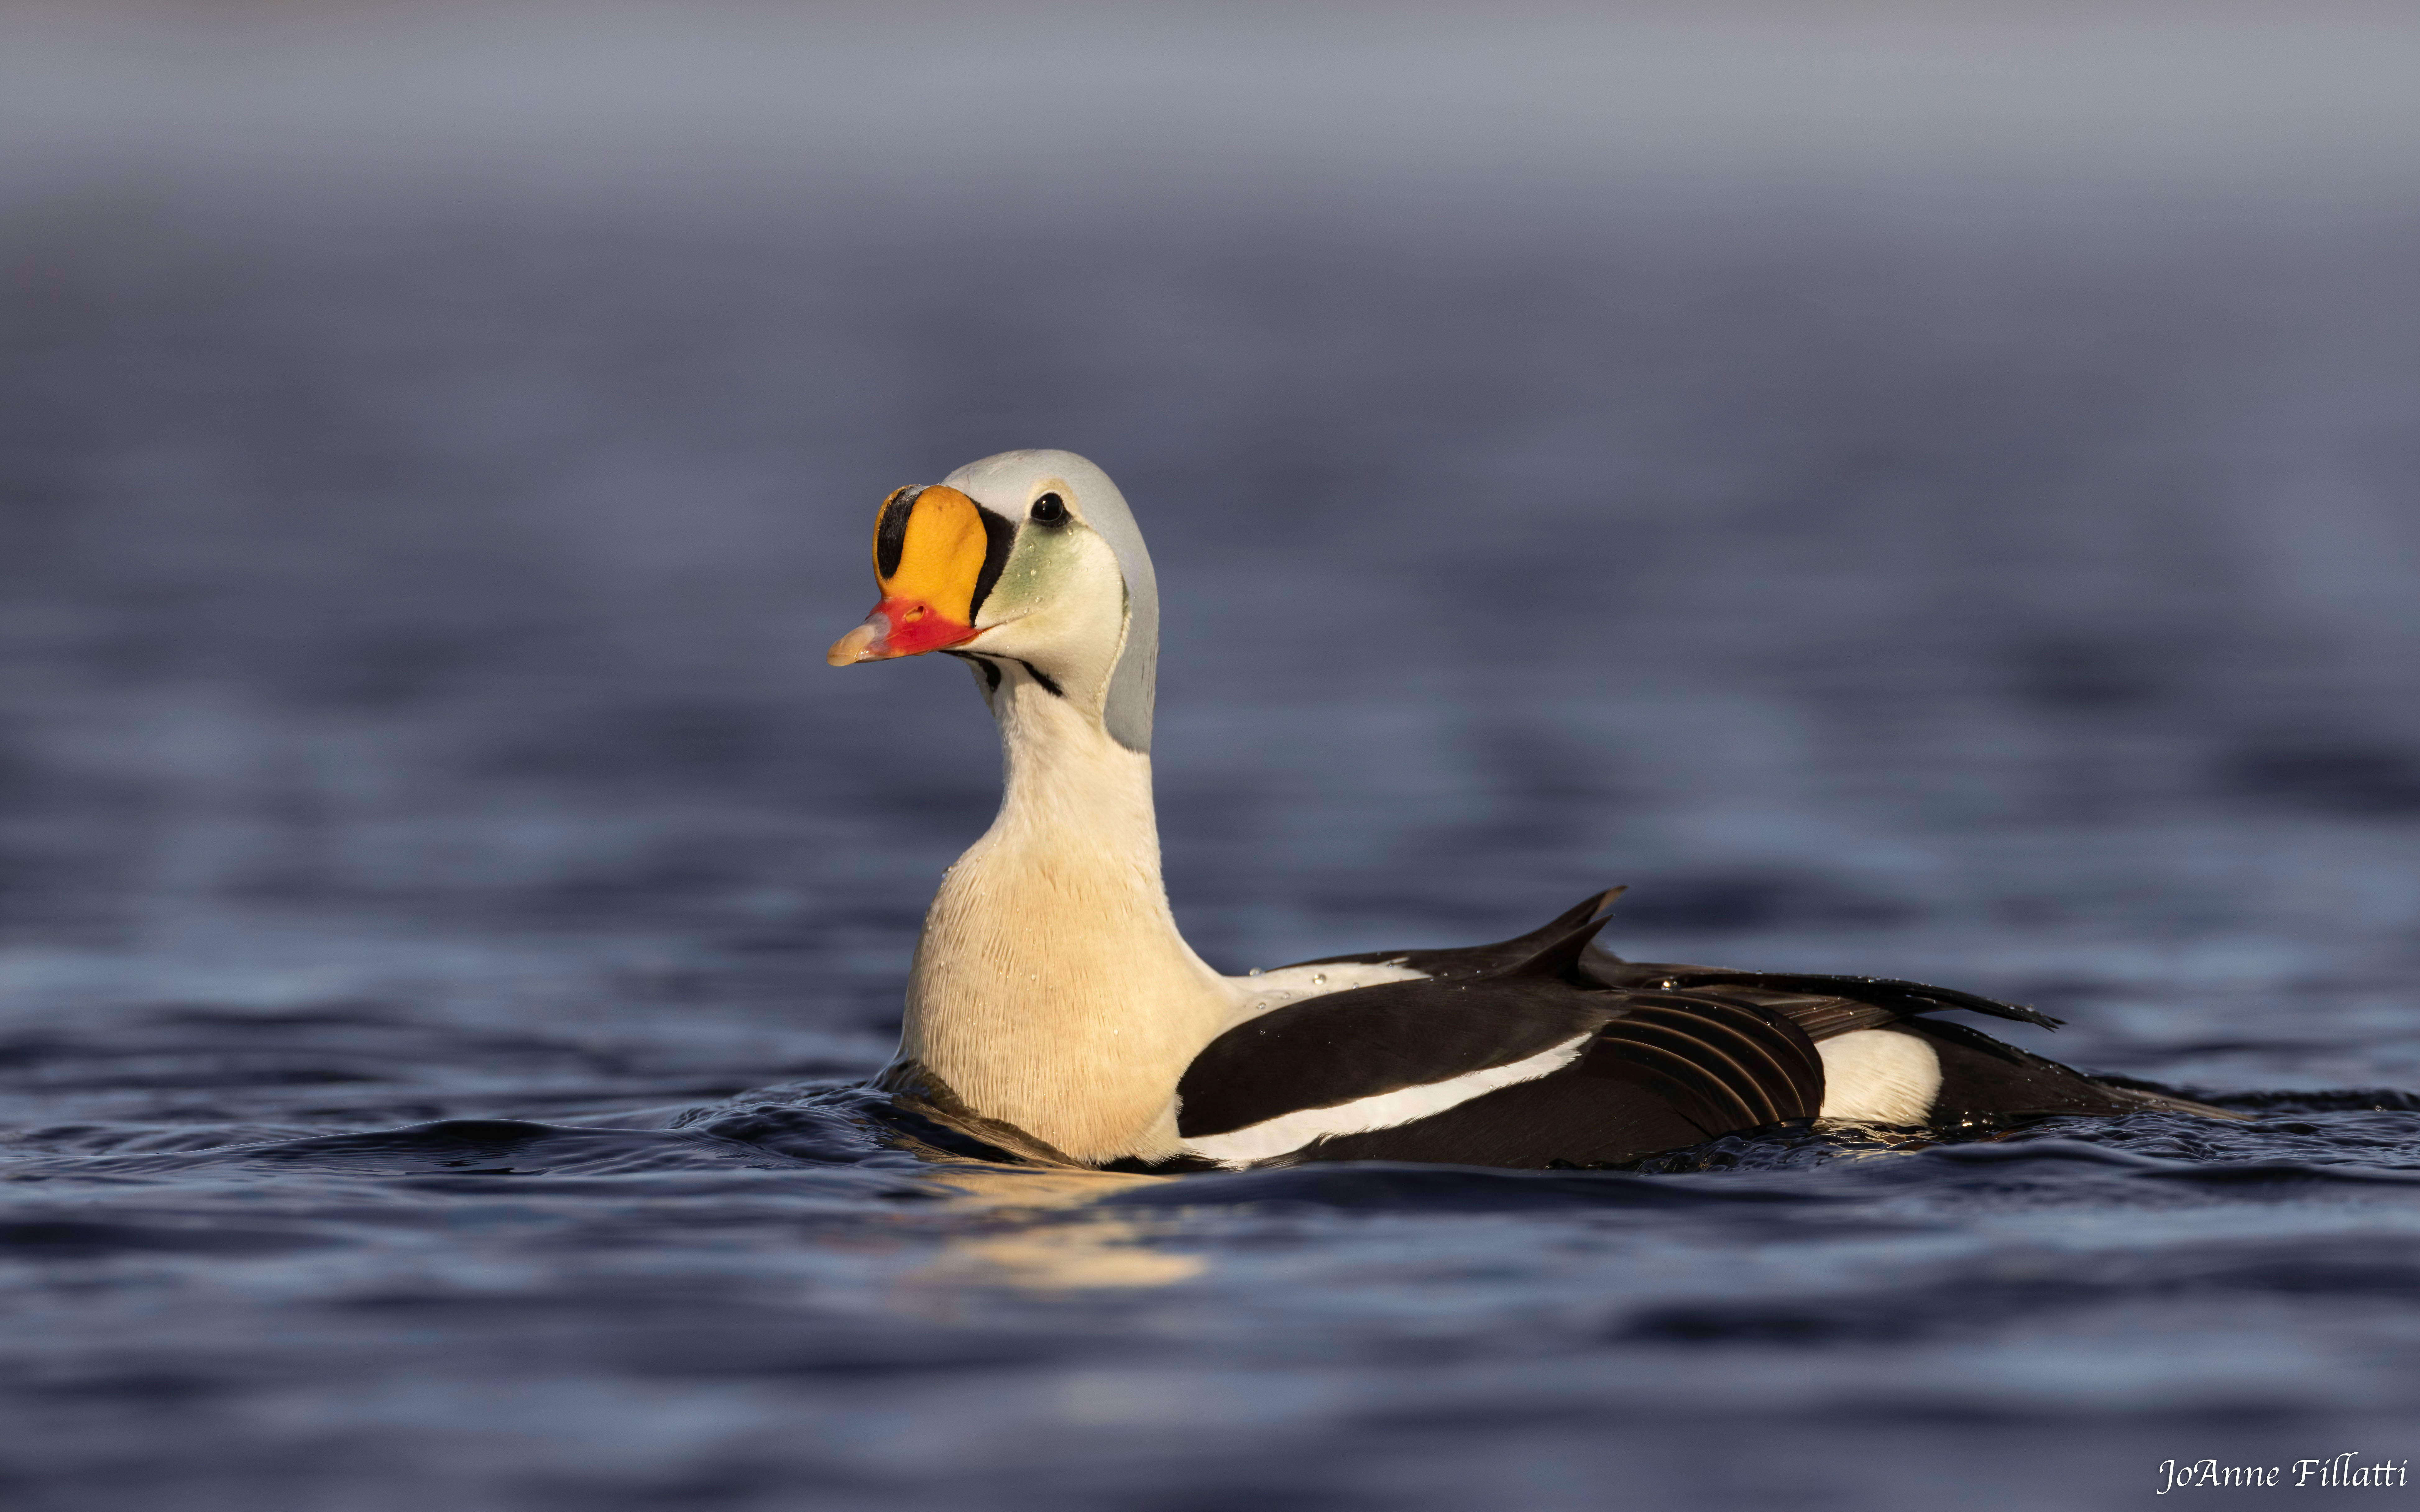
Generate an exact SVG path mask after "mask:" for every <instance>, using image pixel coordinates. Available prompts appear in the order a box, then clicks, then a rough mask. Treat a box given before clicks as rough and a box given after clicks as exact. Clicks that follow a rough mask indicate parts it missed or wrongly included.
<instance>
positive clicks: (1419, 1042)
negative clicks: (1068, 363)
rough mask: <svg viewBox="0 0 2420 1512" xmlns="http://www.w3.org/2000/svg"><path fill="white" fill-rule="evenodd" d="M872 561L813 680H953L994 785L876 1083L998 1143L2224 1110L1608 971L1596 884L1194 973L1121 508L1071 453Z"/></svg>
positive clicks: (883, 541) (1918, 1027)
mask: <svg viewBox="0 0 2420 1512" xmlns="http://www.w3.org/2000/svg"><path fill="white" fill-rule="evenodd" d="M874 570H875V577H876V582H877V584H878V585H879V587H880V589H881V594H882V598H881V602H880V603H879V604H877V605H876V608H875V609H874V612H873V613H872V614H870V615H868V616H867V617H866V620H865V622H864V623H863V624H861V625H859V626H858V627H857V628H855V629H853V630H851V631H849V632H848V634H846V635H845V636H843V637H842V638H841V639H840V640H839V641H838V642H837V643H836V644H834V645H833V647H832V648H831V651H830V656H829V657H828V659H829V660H830V663H831V664H832V665H833V666H836V667H843V666H849V665H852V664H854V663H857V662H862V661H880V660H886V659H889V658H892V657H897V656H922V655H923V654H925V653H927V652H936V651H938V652H940V653H942V654H943V655H946V656H956V657H958V658H960V659H962V660H964V661H965V662H967V663H968V665H969V666H970V668H971V669H972V670H973V672H974V676H975V682H976V684H977V686H978V687H980V688H981V690H982V693H983V697H984V702H985V703H986V704H987V705H989V707H990V709H991V713H992V717H994V718H995V719H996V720H997V721H998V722H999V725H1000V734H1001V748H1002V749H1003V751H1004V752H1005V767H1006V773H1005V780H1004V783H1003V786H1004V793H1003V795H1002V797H1001V807H1000V814H999V817H998V818H996V819H994V820H993V821H992V825H991V827H990V828H989V829H988V830H986V831H985V833H984V835H983V838H981V839H980V840H978V841H975V843H974V844H973V846H972V847H970V849H969V850H968V851H967V853H966V854H965V855H964V856H960V857H959V858H958V861H957V863H956V864H955V865H954V866H953V867H951V868H950V869H949V871H948V872H946V873H945V874H944V875H943V877H942V880H941V887H940V890H939V892H938V893H937V894H936V895H935V896H934V899H933V903H932V907H931V909H930V910H929V911H928V912H927V913H926V915H925V918H924V929H923V934H922V936H921V937H920V938H919V939H918V941H917V944H916V953H915V960H914V964H913V965H912V966H911V967H910V970H909V975H908V982H907V1013H906V1018H905V1021H904V1023H903V1026H902V1033H901V1036H900V1046H899V1054H898V1057H897V1058H896V1059H895V1060H894V1061H893V1062H892V1064H891V1065H890V1067H889V1068H888V1069H887V1070H885V1071H884V1072H883V1073H882V1075H881V1076H880V1078H879V1079H878V1083H877V1085H878V1086H879V1087H881V1088H883V1089H885V1090H887V1091H889V1092H891V1093H892V1095H893V1096H894V1097H896V1098H899V1099H901V1100H903V1101H906V1102H908V1103H911V1104H921V1105H922V1106H923V1107H924V1108H926V1109H928V1110H938V1111H939V1112H940V1113H942V1114H943V1115H944V1116H946V1117H947V1118H949V1119H952V1120H953V1121H954V1122H955V1123H956V1124H957V1125H958V1126H959V1127H961V1128H972V1129H974V1130H976V1131H978V1132H979V1133H980V1134H982V1136H983V1137H984V1138H985V1139H986V1140H988V1142H989V1143H991V1144H992V1145H994V1146H996V1147H999V1148H1001V1149H1007V1150H1009V1151H1010V1152H1012V1153H1015V1154H1018V1155H1022V1156H1025V1157H1027V1158H1032V1159H1041V1160H1048V1161H1056V1162H1064V1163H1069V1164H1073V1165H1083V1166H1107V1167H1115V1168H1119V1169H1126V1170H1146V1171H1149V1170H1161V1171H1176V1170H1187V1169H1202V1168H1204V1167H1210V1166H1222V1167H1230V1168H1235V1167H1244V1166H1251V1165H1292V1164H1296V1163H1300V1162H1306V1161H1339V1160H1392V1161H1416V1162H1435V1163H1449V1164H1456V1165H1492V1166H1507V1167H1544V1166H1549V1165H1557V1166H1559V1165H1573V1166H1600V1165H1625V1164H1630V1163H1635V1162H1637V1161H1639V1160H1641V1159H1643V1158H1646V1157H1648V1156H1651V1155H1654V1154H1657V1153H1659V1152H1663V1151H1668V1150H1674V1149H1682V1148H1684V1147H1687V1146H1691V1145H1697V1144H1701V1143H1703V1142H1705V1141H1707V1140H1709V1139H1712V1138H1715V1137H1719V1136H1721V1135H1724V1134H1732V1133H1740V1132H1745V1131H1748V1130H1755V1129H1762V1128H1767V1127H1770V1126H1773V1125H1779V1124H1788V1123H1791V1122H1793V1121H1804V1120H1812V1119H1833V1120H1844V1121H1851V1122H1857V1123H1869V1124H1885V1125H1934V1126H1940V1125H1956V1124H1959V1123H1962V1122H1971V1121H1975V1120H1997V1119H2009V1118H2015V1117H2024V1116H2030V1115H2045V1114H2124V1113H2139V1112H2144V1111H2148V1110H2154V1109H2165V1110H2171V1111H2181V1112H2191V1113H2197V1114H2206V1115H2210V1116H2213V1117H2219V1118H2231V1117H2240V1115H2234V1114H2230V1113H2227V1112H2226V1111H2224V1110H2221V1109H2218V1108H2213V1107H2208V1106H2205V1105H2203V1104H2200V1103H2189V1102H2186V1101H2184V1100H2182V1099H2180V1098H2177V1097H2173V1096H2170V1095H2166V1094H2164V1093H2162V1092H2159V1091H2155V1090H2151V1089H2148V1088H2138V1087H2133V1086H2126V1085H2121V1084H2119V1083H2117V1082H2113V1081H2108V1080H2102V1079H2098V1078H2095V1077H2091V1076H2086V1075H2085V1074H2083V1073H2082V1072H2076V1071H2073V1070H2071V1069H2070V1068H2068V1067H2066V1066H2062V1065H2060V1064H2058V1063H2056V1062H2055V1061H2050V1060H2045V1059H2043V1058H2041V1057H2039V1056H2035V1055H2031V1054H2028V1053H2027V1052H2025V1051H2023V1050H2020V1049H2017V1048H2016V1047H2014V1046H2012V1045H2008V1044H2004V1043H2002V1042H2000V1041H1997V1040H1994V1039H1993V1038H1991V1037H1990V1036H1988V1035H1985V1034H1982V1033H1980V1032H1978V1031H1977V1030H1975V1029H1972V1028H1969V1027H1966V1026H1962V1025H1959V1024H1953V1023H1945V1022H1942V1021H1940V1020H1937V1019H1935V1018H1933V1017H1931V1015H1932V1014H1934V1013H1937V1012H1939V1011H1944V1010H1965V1011H1971V1012H1976V1013H1982V1014H1986V1015H1990V1016H1993V1017H1997V1018H2002V1019H2012V1020H2016V1021H2018V1022H2021V1023H2026V1024H2036V1025H2042V1026H2054V1025H2055V1024H2056V1023H2057V1022H2058V1021H2057V1020H2055V1019H2051V1018H2048V1017H2046V1016H2045V1015H2043V1014H2040V1013H2038V1012H2035V1011H2032V1010H2031V1009H2026V1008H2020V1007H2016V1006H2013V1005H2010V1004H2007V1003H1999V1002H1994V1001H1993V1000H1991V999H1989V998H1984V997H1978V996H1975V995H1970V994H1967V993H1961V992H1953V991H1950V990H1947V989H1946V988H1940V987H1928V986H1924V985H1921V984H1919V983H1916V982H1910V981H1898V980H1880V979H1871V978H1863V977H1834V976H1801V975H1790V974H1786V973H1780V974H1776V973H1771V972H1752V971H1726V970H1719V969H1715V968H1713V967H1707V966H1689V965H1658V964H1637V963H1631V962H1624V961H1622V960H1621V959H1619V958H1618V957H1615V956H1613V955H1610V954H1608V953H1606V951H1605V950H1604V949H1602V948H1600V947H1597V946H1595V945H1594V944H1593V941H1594V939H1595V936H1596V933H1597V931H1598V930H1599V929H1600V928H1602V927H1603V925H1604V924H1605V922H1606V918H1607V914H1606V909H1607V906H1608V905H1609V904H1610V903H1611V902H1612V900H1613V898H1614V896H1615V892H1606V893H1601V894H1599V895H1597V896H1595V897H1592V898H1590V899H1588V900H1587V901H1585V902H1583V903H1580V904H1579V905H1578V906H1577V907H1575V908H1573V909H1572V910H1571V911H1570V912H1568V913H1566V914H1564V915H1563V916H1562V917H1561V918H1557V919H1555V920H1554V921H1553V922H1551V923H1549V924H1547V925H1545V926H1544V928H1542V929H1539V930H1536V931H1534V932H1532V933H1528V934H1524V935H1522V936H1521V937H1520V938H1518V939H1512V940H1506V941H1503V942H1502V943H1500V944H1496V945H1477V946H1468V947H1464V948H1461V949H1396V950H1380V951H1373V952H1369V953H1366V954H1360V955H1351V956H1336V957H1332V958H1329V959H1326V960H1323V961H1311V962H1305V963H1303V964H1300V965H1294V966H1286V967H1282V968H1280V969H1277V970H1272V971H1266V972H1263V973H1258V974H1255V975H1251V976H1248V977H1228V976H1222V975H1220V974H1219V973H1218V972H1217V971H1216V970H1213V969H1212V968H1211V967H1210V966H1209V965H1208V964H1204V963H1203V961H1202V958H1201V957H1200V956H1199V955H1196V954H1195V953H1194V951H1193V949H1192V947H1190V946H1188V945H1187V944H1186V943H1185V936H1184V935H1183V934H1181V933H1178V931H1177V928H1176V920H1175V918H1174V917H1173V916H1172V915H1171V912H1170V910H1169V904H1168V893H1167V889H1166V887H1164V886H1163V885H1162V883H1161V881H1160V862H1159V832H1158V827H1157V825H1156V821H1155V819H1154V816H1153V811H1152V789H1151V725H1152V699H1153V684H1154V670H1155V667H1156V662H1157V659H1158V651H1159V594H1158V589H1157V585H1156V581H1155V579H1154V578H1153V575H1152V565H1151V557H1150V554H1149V553H1148V552H1146V551H1145V550H1144V549H1143V541H1142V535H1141V532H1140V531H1138V530H1137V529H1136V527H1135V522H1134V517H1133V515H1132V514H1131V513H1129V512H1128V510H1127V507H1126V502H1125V499H1124V498H1123V497H1121V496H1120V494H1119V492H1118V489H1117V486H1116V485H1114V484H1112V483H1111V482H1110V481H1109V476H1108V475H1107V474H1106V473H1104V472H1103V471H1101V470H1100V469H1099V468H1097V467H1094V465H1093V464H1092V463H1090V462H1088V461H1086V460H1085V459H1084V458H1082V457H1080V456H1078V455H1074V454H1073V453H1070V452H1055V451H1026V452H1003V453H1001V455H997V456H989V457H985V458H984V459H983V460H982V461H980V462H974V463H970V464H969V465H968V466H966V467H963V468H960V469H959V470H958V471H955V472H953V473H951V474H950V475H949V476H948V477H947V478H945V479H943V480H942V481H941V482H940V483H938V484H935V485H932V486H926V487H921V488H918V487H908V488H901V489H899V490H898V491H896V492H894V493H892V495H891V496H890V497H889V498H888V499H886V500H884V501H883V503H882V507H881V511H880V513H879V515H878V516H877V517H876V526H875V532H874ZM1616 891H1617V892H1618V891H1619V889H1616Z"/></svg>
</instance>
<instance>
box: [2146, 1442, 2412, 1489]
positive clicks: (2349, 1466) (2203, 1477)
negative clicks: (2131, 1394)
mask: <svg viewBox="0 0 2420 1512" xmlns="http://www.w3.org/2000/svg"><path fill="white" fill-rule="evenodd" d="M2360 1458H2361V1451H2360V1450H2358V1449H2349V1450H2347V1451H2345V1452H2344V1453H2343V1454H2340V1455H2337V1456H2335V1457H2334V1458H2328V1459H2297V1460H2295V1461H2294V1462H2293V1463H2292V1464H2290V1465H2222V1464H2220V1463H2219V1462H2218V1461H2217V1460H2215V1459H2163V1460H2161V1461H2160V1494H2161V1495H2162V1496H2165V1495H2167V1494H2168V1493H2169V1492H2170V1491H2184V1490H2195V1489H2200V1488H2201V1487H2204V1486H2326V1487H2330V1488H2337V1487H2347V1486H2375V1487H2386V1486H2409V1485H2411V1484H2412V1478H2411V1477H2412V1461H2411V1460H2409V1459H2380V1460H2374V1461H2372V1462H2371V1463H2369V1464H2366V1465H2365V1464H2360V1463H2357V1461H2358V1460H2359V1459H2360Z"/></svg>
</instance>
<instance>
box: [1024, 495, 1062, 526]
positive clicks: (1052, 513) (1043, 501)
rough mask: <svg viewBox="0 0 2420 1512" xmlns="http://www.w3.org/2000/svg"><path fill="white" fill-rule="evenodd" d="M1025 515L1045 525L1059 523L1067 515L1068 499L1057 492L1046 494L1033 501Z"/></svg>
mask: <svg viewBox="0 0 2420 1512" xmlns="http://www.w3.org/2000/svg"><path fill="white" fill-rule="evenodd" d="M1025 517H1026V518H1028V519H1031V520H1038V521H1040V522H1041V523H1043V524H1045V525H1057V524H1059V523H1061V522H1062V521H1063V520H1065V519H1066V517H1067V501H1065V500H1064V499H1062V498H1060V497H1059V496H1058V495H1057V494H1055V493H1047V494H1044V495H1043V496H1042V497H1041V498H1039V499H1036V500H1035V501H1033V507H1032V509H1029V510H1027V511H1026V512H1025Z"/></svg>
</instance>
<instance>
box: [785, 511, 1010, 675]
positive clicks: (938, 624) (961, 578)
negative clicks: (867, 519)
mask: <svg viewBox="0 0 2420 1512" xmlns="http://www.w3.org/2000/svg"><path fill="white" fill-rule="evenodd" d="M1013 533H1014V527H1013V526H1011V525H1010V524H1009V522H1008V521H1006V520H1004V519H1002V520H998V522H997V523H995V517H991V516H987V515H986V514H985V512H984V510H983V509H982V508H981V507H980V506H979V505H977V504H976V503H975V501H973V500H971V499H970V498H968V497H967V496H966V495H965V494H962V493H960V492H959V491H958V490H957V489H955V488H948V487H943V486H939V485H935V486H932V487H929V488H902V489H899V490H898V491H897V492H895V493H893V494H892V496H891V497H890V498H888V499H886V500H884V501H882V513H881V514H880V516H879V517H876V521H875V527H874V579H875V581H876V583H877V584H878V585H880V587H881V589H882V602H881V603H879V604H876V606H875V607H874V612H873V613H871V614H869V615H867V616H866V617H865V623H864V624H862V625H859V626H858V627H857V628H856V629H854V630H851V631H850V632H848V634H846V635H845V636H842V637H841V638H840V639H839V640H836V641H834V642H833V643H832V648H831V650H830V651H829V652H827V653H825V656H824V660H826V661H827V662H829V663H830V664H831V665H832V666H834V667H846V666H850V665H852V664H854V663H857V662H861V661H882V660H887V659H889V658H891V657H893V656H922V655H923V653H925V652H927V651H939V650H941V649H942V648H943V647H945V646H954V645H959V644H961V643H963V642H965V641H968V640H973V639H974V638H975V637H976V636H977V635H980V634H981V633H982V632H981V631H980V630H978V629H976V628H975V625H974V616H975V609H976V607H977V606H978V605H979V604H980V603H981V602H982V600H983V597H984V595H985V594H987V593H988V592H989V591H990V589H991V585H992V582H993V581H994V580H995V579H998V578H999V576H1000V563H1002V562H1004V561H1005V560H1006V559H1007V554H1008V546H1009V543H1010V540H1011V538H1012V536H1013Z"/></svg>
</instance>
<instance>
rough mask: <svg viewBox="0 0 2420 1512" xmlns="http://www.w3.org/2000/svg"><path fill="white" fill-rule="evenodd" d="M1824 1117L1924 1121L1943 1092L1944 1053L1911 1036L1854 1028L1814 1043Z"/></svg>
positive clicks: (1889, 1031)
mask: <svg viewBox="0 0 2420 1512" xmlns="http://www.w3.org/2000/svg"><path fill="white" fill-rule="evenodd" d="M1815 1053H1816V1054H1817V1055H1819V1056H1822V1057H1823V1115H1822V1116H1823V1118H1826V1119H1842V1120H1844V1121H1846V1122H1849V1123H1922V1122H1923V1121H1924V1119H1925V1116H1926V1115H1927V1114H1929V1113H1931V1111H1932V1103H1933V1099H1935V1098H1937V1097H1939V1096H1940V1095H1941V1057H1940V1056H1939V1055H1938V1054H1937V1053H1936V1052H1935V1051H1934V1050H1933V1048H1932V1046H1931V1045H1930V1044H1928V1043H1927V1042H1925V1041H1922V1040H1920V1039H1917V1038H1916V1036H1915V1035H1913V1034H1901V1033H1900V1032H1899V1031H1898V1030H1896V1029H1856V1030H1853V1031H1852V1032H1850V1033H1847V1034H1842V1035H1836V1036H1834V1037H1833V1038H1832V1039H1829V1040H1820V1041H1816V1044H1815Z"/></svg>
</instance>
